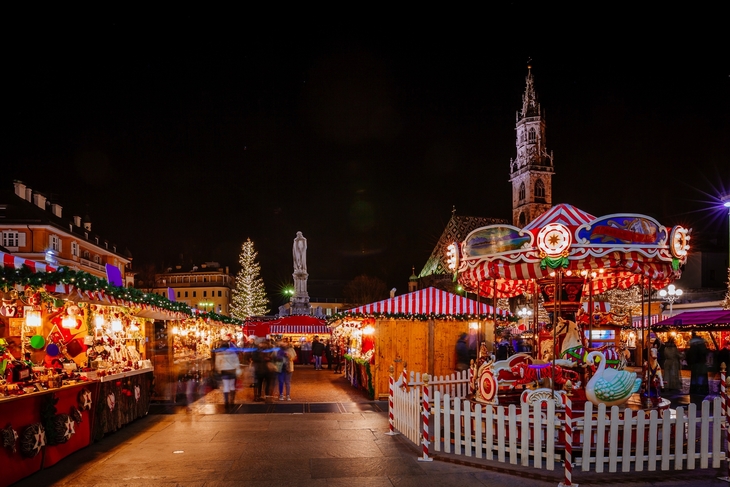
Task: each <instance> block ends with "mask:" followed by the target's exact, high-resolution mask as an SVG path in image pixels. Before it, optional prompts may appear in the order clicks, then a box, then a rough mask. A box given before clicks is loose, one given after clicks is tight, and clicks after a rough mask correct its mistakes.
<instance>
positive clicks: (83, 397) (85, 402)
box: [79, 388, 91, 411]
mask: <svg viewBox="0 0 730 487" xmlns="http://www.w3.org/2000/svg"><path fill="white" fill-rule="evenodd" d="M79 407H80V408H81V410H82V411H89V410H90V409H91V391H90V390H89V389H87V388H83V389H81V391H79Z"/></svg>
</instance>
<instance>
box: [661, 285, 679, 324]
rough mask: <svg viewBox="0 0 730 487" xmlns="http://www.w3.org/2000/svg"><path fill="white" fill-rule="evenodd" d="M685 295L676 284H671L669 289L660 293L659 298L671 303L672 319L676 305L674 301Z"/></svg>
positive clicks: (670, 313) (670, 314)
mask: <svg viewBox="0 0 730 487" xmlns="http://www.w3.org/2000/svg"><path fill="white" fill-rule="evenodd" d="M683 293H684V291H682V290H681V289H679V288H677V287H675V286H674V284H670V285H669V286H668V287H667V289H662V290H661V291H659V296H661V297H662V299H663V300H664V301H666V302H668V303H669V317H670V318H671V317H672V305H673V304H674V301H676V300H677V299H679V297H680V296H681V295H682V294H683Z"/></svg>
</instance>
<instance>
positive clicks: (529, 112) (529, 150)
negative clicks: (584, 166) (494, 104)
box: [509, 64, 555, 228]
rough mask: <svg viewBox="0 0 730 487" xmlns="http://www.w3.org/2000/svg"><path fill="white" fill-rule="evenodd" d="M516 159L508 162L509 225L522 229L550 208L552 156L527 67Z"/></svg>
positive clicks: (516, 128)
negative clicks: (509, 184) (510, 195)
mask: <svg viewBox="0 0 730 487" xmlns="http://www.w3.org/2000/svg"><path fill="white" fill-rule="evenodd" d="M515 132H516V133H517V141H516V145H517V158H516V159H511V160H510V179H509V180H510V182H511V183H512V224H513V225H515V226H516V227H519V228H523V227H524V226H525V225H527V224H528V223H530V222H531V221H532V220H535V219H536V218H537V217H539V216H540V215H541V214H543V213H544V212H546V211H547V210H549V209H550V208H551V207H552V178H553V173H554V172H555V171H554V167H553V154H552V152H551V153H550V154H548V152H547V149H546V148H545V118H544V117H543V114H542V112H541V110H540V104H539V103H538V102H537V95H536V94H535V84H534V79H533V77H532V66H530V65H529V64H528V65H527V78H526V86H525V93H524V94H523V95H522V110H521V111H519V112H517V124H516V125H515Z"/></svg>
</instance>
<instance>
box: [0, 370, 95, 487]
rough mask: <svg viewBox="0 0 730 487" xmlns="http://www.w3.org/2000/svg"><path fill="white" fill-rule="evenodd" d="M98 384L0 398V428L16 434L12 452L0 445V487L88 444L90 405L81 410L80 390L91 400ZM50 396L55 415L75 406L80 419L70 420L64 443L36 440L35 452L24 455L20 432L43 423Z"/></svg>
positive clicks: (75, 385)
mask: <svg viewBox="0 0 730 487" xmlns="http://www.w3.org/2000/svg"><path fill="white" fill-rule="evenodd" d="M98 387H99V383H98V382H96V381H88V382H80V383H77V384H73V385H66V386H62V387H60V388H55V389H48V390H46V391H42V392H34V393H31V394H23V395H21V396H10V397H6V398H0V418H2V425H0V428H4V429H7V428H8V427H10V428H12V429H13V430H15V431H16V432H17V434H18V436H19V438H18V440H17V442H16V448H17V451H16V452H15V453H13V452H12V451H11V450H9V449H8V448H0V472H2V474H1V475H0V486H2V487H5V486H7V485H10V484H13V483H15V482H17V481H18V480H20V479H22V478H24V477H27V476H28V475H31V474H33V473H34V472H37V471H38V470H40V469H42V468H44V467H50V466H51V465H54V464H56V463H57V462H59V461H60V460H62V459H63V458H65V457H66V456H68V455H70V454H71V453H73V452H75V451H77V450H79V449H81V448H84V447H85V446H88V445H89V444H90V443H91V431H92V428H93V425H94V408H93V407H91V409H88V410H85V409H83V404H82V403H81V401H82V391H88V392H87V393H86V394H85V395H86V396H87V397H89V398H91V400H92V401H95V398H96V397H97V394H98ZM51 399H57V402H56V404H55V407H56V414H58V415H60V414H71V410H72V409H78V410H79V411H80V412H81V421H80V422H79V421H74V424H73V431H74V432H73V434H71V436H70V437H69V438H68V440H67V441H65V442H64V443H58V444H54V445H49V444H45V445H43V446H42V447H41V446H40V445H41V441H40V440H39V441H38V442H37V443H36V445H37V446H38V448H37V449H36V450H35V451H37V453H36V454H34V455H33V456H28V455H27V454H25V455H24V454H23V453H22V448H21V442H22V440H23V438H22V437H23V433H24V432H25V430H26V428H28V427H31V426H32V425H37V424H40V423H42V422H43V408H44V406H46V405H47V404H48V402H49V400H51ZM91 404H93V402H92V403H91ZM91 404H90V405H91ZM44 442H45V440H44Z"/></svg>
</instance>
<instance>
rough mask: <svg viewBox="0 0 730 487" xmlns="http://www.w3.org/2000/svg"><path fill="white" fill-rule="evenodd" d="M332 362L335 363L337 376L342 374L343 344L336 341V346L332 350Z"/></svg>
mask: <svg viewBox="0 0 730 487" xmlns="http://www.w3.org/2000/svg"><path fill="white" fill-rule="evenodd" d="M332 360H333V361H334V362H335V374H341V373H342V342H341V340H339V339H337V340H335V346H334V348H333V349H332Z"/></svg>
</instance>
